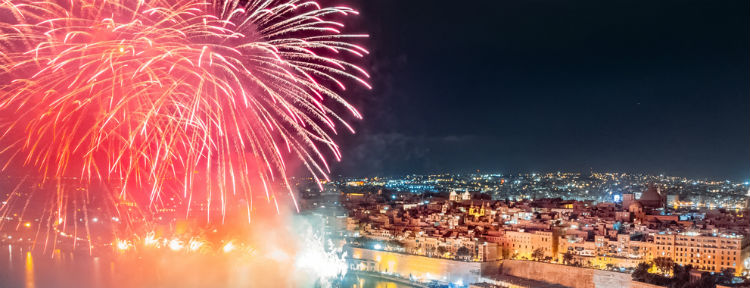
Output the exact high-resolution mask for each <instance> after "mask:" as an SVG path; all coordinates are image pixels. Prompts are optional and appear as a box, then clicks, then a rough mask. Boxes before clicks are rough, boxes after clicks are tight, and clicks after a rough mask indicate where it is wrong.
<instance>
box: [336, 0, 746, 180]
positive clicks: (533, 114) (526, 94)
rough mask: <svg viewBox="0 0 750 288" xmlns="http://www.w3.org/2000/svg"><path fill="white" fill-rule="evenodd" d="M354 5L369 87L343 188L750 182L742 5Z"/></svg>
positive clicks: (516, 1)
mask: <svg viewBox="0 0 750 288" xmlns="http://www.w3.org/2000/svg"><path fill="white" fill-rule="evenodd" d="M352 1H354V2H353V3H351V6H354V7H356V8H358V9H359V10H360V11H361V12H362V14H361V16H360V17H359V18H357V19H356V21H359V25H361V26H358V25H356V23H355V27H353V28H352V29H353V30H354V31H355V32H361V31H367V32H369V33H370V34H371V35H372V36H371V39H370V40H369V43H368V46H369V47H370V48H371V51H372V54H371V57H370V58H369V61H370V62H371V63H370V71H371V72H372V74H373V82H374V84H375V89H374V90H373V91H370V92H369V93H366V94H364V95H362V96H356V97H355V99H352V102H354V103H357V105H358V106H359V107H361V109H362V111H363V113H364V115H365V120H364V121H361V122H358V123H356V125H357V129H358V134H357V135H354V136H343V137H341V138H340V142H341V143H342V145H344V147H343V151H344V160H343V162H342V163H340V164H338V165H337V166H335V167H334V168H335V171H334V172H335V173H336V174H343V175H394V174H396V175H397V174H406V173H426V172H468V171H475V170H477V169H480V170H482V171H487V172H517V171H521V172H545V171H558V170H559V171H589V170H590V169H594V170H595V171H620V172H645V173H656V174H658V173H664V174H669V175H676V176H687V177H698V178H712V179H733V180H745V179H750V161H749V160H750V95H749V94H750V92H749V91H750V85H749V83H750V73H749V72H748V71H749V68H750V67H749V65H748V63H749V59H748V53H749V52H750V47H749V46H750V45H749V44H748V43H750V37H749V33H748V32H749V31H748V30H749V29H748V27H750V25H749V24H750V21H749V18H750V17H749V16H750V1H747V0H727V1H708V0H706V1H686V0H675V1H655V0H647V1H633V0H627V1H619V0H607V1H602V0H596V1H578V0H576V1H572V0H571V1H566V0H486V1H449V0H429V1H428V0H349V1H348V2H352Z"/></svg>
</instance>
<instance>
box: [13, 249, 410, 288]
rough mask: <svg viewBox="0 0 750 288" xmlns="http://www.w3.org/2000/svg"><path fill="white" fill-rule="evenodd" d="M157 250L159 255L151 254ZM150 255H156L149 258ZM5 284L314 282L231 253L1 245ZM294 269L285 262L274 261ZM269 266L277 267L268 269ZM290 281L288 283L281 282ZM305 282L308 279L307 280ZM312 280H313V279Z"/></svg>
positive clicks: (369, 287) (354, 279) (379, 287)
mask: <svg viewBox="0 0 750 288" xmlns="http://www.w3.org/2000/svg"><path fill="white" fill-rule="evenodd" d="M151 256H154V255H151ZM145 258H148V259H151V260H148V261H147V260H146V259H145ZM0 259H2V260H0V287H3V288H6V287H7V288H16V287H18V288H48V287H54V288H95V287H112V288H126V287H128V288H129V287H159V288H171V287H175V288H177V287H180V288H183V287H195V288H202V287H212V288H213V287H218V288H223V287H295V286H301V287H311V286H312V285H302V284H300V283H297V284H290V283H293V282H290V281H286V282H284V281H279V280H278V279H274V277H286V278H289V279H292V278H295V276H294V275H281V276H279V275H278V274H280V273H278V272H277V271H275V270H269V269H265V270H263V269H260V268H259V266H257V265H256V266H252V265H246V266H242V265H238V262H236V261H234V260H227V259H216V258H211V259H207V258H196V257H188V256H179V255H178V256H175V255H171V256H170V255H156V256H154V257H122V256H117V257H91V256H89V255H87V254H73V253H64V252H62V253H61V252H60V251H55V252H53V253H51V254H49V253H48V254H38V253H32V252H29V251H28V249H26V248H21V247H15V246H10V245H8V246H6V247H3V249H0ZM270 269H278V270H282V271H286V272H289V270H286V268H284V267H280V268H279V267H273V268H270ZM269 271H273V272H271V273H269ZM282 283H286V284H282ZM303 283H304V281H303ZM308 284H309V283H308ZM342 286H343V287H346V288H408V287H409V286H406V285H403V284H397V283H394V282H391V281H387V280H380V279H374V278H370V277H367V276H364V277H361V276H360V277H358V276H355V275H348V276H347V277H346V279H345V280H344V282H343V285H342Z"/></svg>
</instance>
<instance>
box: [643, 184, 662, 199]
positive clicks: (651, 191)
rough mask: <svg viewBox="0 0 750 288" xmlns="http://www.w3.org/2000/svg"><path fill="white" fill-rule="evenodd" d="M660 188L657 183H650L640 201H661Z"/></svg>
mask: <svg viewBox="0 0 750 288" xmlns="http://www.w3.org/2000/svg"><path fill="white" fill-rule="evenodd" d="M659 192H660V191H659V188H658V187H656V186H655V185H650V186H649V187H648V189H646V191H644V192H643V194H642V195H641V198H640V199H638V200H640V201H659V202H661V194H660V193H659Z"/></svg>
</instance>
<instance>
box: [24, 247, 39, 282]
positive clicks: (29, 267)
mask: <svg viewBox="0 0 750 288" xmlns="http://www.w3.org/2000/svg"><path fill="white" fill-rule="evenodd" d="M25 272H26V279H25V280H26V282H25V284H26V285H25V286H24V287H26V288H34V287H36V284H34V259H33V258H32V257H31V252H26V270H25Z"/></svg>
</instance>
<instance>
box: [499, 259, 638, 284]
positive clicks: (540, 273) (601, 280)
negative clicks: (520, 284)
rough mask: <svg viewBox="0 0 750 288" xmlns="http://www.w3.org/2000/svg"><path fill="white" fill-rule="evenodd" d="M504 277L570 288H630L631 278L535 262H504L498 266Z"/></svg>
mask: <svg viewBox="0 0 750 288" xmlns="http://www.w3.org/2000/svg"><path fill="white" fill-rule="evenodd" d="M500 272H501V273H502V274H504V275H511V276H514V277H519V278H525V279H531V280H535V281H542V282H546V283H549V284H557V285H562V286H566V287H572V288H599V287H617V288H627V287H631V282H632V281H631V279H632V278H631V276H630V274H627V273H618V272H611V271H603V270H596V269H589V268H579V267H573V266H566V265H559V264H550V263H543V262H535V261H521V260H505V261H503V262H502V264H500Z"/></svg>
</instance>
